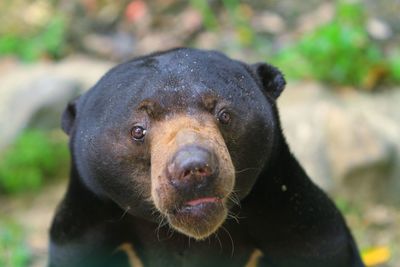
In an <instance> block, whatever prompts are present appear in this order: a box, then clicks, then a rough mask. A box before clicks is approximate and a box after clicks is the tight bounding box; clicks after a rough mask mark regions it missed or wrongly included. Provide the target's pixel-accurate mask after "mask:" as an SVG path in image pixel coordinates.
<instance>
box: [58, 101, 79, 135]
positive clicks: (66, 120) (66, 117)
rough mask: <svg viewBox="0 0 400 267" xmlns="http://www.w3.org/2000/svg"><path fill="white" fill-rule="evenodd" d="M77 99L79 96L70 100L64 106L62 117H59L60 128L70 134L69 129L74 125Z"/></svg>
mask: <svg viewBox="0 0 400 267" xmlns="http://www.w3.org/2000/svg"><path fill="white" fill-rule="evenodd" d="M78 100H79V97H77V98H75V99H73V100H71V101H70V102H69V103H68V105H67V107H66V108H65V110H64V112H63V114H62V117H61V129H63V131H64V132H65V133H66V134H68V135H69V134H70V132H71V129H72V127H73V125H74V122H75V117H76V112H77V107H76V106H77V102H78Z"/></svg>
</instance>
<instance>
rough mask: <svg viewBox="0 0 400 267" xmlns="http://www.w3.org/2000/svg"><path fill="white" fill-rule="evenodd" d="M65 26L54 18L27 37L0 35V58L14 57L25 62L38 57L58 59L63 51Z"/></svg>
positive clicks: (8, 33)
mask: <svg viewBox="0 0 400 267" xmlns="http://www.w3.org/2000/svg"><path fill="white" fill-rule="evenodd" d="M65 33H66V24H65V21H64V19H63V18H62V17H61V16H54V17H53V18H52V19H51V20H50V21H49V22H48V23H47V24H46V25H45V26H43V27H42V28H41V29H39V30H38V32H33V33H31V34H29V35H27V34H26V33H23V34H22V33H21V34H16V33H13V32H6V33H3V34H2V35H0V56H1V55H16V56H18V57H19V58H21V59H22V60H25V61H34V60H37V59H39V58H40V57H44V56H47V57H51V58H55V59H57V58H60V57H61V56H62V55H63V53H64V50H65V47H64V46H65Z"/></svg>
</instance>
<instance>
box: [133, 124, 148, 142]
mask: <svg viewBox="0 0 400 267" xmlns="http://www.w3.org/2000/svg"><path fill="white" fill-rule="evenodd" d="M145 135H146V129H144V128H143V127H142V126H134V127H133V128H132V130H131V136H132V138H133V139H134V140H136V141H140V140H142V139H143V138H144V136H145Z"/></svg>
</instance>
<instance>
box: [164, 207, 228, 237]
mask: <svg viewBox="0 0 400 267" xmlns="http://www.w3.org/2000/svg"><path fill="white" fill-rule="evenodd" d="M227 214H228V212H227V209H226V207H225V205H224V203H223V202H222V201H217V202H207V203H199V204H196V205H192V206H191V205H186V206H183V207H181V208H178V209H176V210H174V211H173V212H171V213H169V214H168V215H167V219H168V222H169V224H170V225H171V226H172V228H174V229H175V230H176V231H178V232H180V233H182V234H184V235H186V236H189V237H192V238H194V239H196V240H202V239H205V238H207V237H208V236H210V235H211V234H213V233H214V232H216V231H217V230H218V228H219V227H220V226H221V225H222V224H223V222H224V221H225V219H226V217H227Z"/></svg>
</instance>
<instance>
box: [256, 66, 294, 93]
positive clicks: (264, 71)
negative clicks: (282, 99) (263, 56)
mask: <svg viewBox="0 0 400 267" xmlns="http://www.w3.org/2000/svg"><path fill="white" fill-rule="evenodd" d="M250 68H251V69H252V70H253V72H254V73H255V74H256V76H257V77H258V78H259V79H260V82H261V84H262V86H263V89H264V90H265V91H266V92H267V94H268V95H270V96H271V97H272V98H273V99H277V98H278V97H279V95H280V94H281V93H282V91H283V89H284V88H285V85H286V81H285V78H284V77H283V74H282V73H281V72H280V70H278V69H277V68H275V67H274V66H272V65H269V64H267V63H256V64H253V65H251V66H250Z"/></svg>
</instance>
